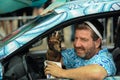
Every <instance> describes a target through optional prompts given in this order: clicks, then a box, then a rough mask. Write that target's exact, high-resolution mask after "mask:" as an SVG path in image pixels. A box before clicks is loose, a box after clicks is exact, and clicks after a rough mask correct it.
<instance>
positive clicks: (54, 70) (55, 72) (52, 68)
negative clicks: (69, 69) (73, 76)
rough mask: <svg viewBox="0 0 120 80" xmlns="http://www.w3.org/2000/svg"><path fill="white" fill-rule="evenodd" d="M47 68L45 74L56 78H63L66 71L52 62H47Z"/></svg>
mask: <svg viewBox="0 0 120 80" xmlns="http://www.w3.org/2000/svg"><path fill="white" fill-rule="evenodd" d="M46 63H47V66H46V68H45V74H46V75H47V74H50V75H52V76H54V77H56V78H61V77H62V75H63V74H64V71H65V70H64V69H62V68H61V67H60V66H58V65H57V64H55V63H53V62H51V61H47V62H46Z"/></svg>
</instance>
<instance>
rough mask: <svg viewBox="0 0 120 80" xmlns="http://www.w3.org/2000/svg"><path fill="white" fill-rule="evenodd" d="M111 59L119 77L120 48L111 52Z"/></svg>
mask: <svg viewBox="0 0 120 80" xmlns="http://www.w3.org/2000/svg"><path fill="white" fill-rule="evenodd" d="M112 55H113V59H114V62H115V65H116V68H117V73H116V75H120V48H119V47H117V48H115V49H114V50H113V51H112Z"/></svg>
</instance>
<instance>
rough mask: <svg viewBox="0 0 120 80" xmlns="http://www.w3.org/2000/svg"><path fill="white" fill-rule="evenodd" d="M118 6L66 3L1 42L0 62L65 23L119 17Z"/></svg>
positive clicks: (111, 1) (113, 2)
mask: <svg viewBox="0 0 120 80" xmlns="http://www.w3.org/2000/svg"><path fill="white" fill-rule="evenodd" d="M119 5H120V1H118V0H100V1H95V2H94V1H86V2H84V3H82V2H81V1H70V2H66V3H65V4H63V5H61V6H59V7H56V8H54V9H53V10H52V11H51V12H49V13H47V14H45V15H42V16H40V15H39V16H37V17H35V18H34V19H32V20H31V21H30V22H28V23H27V24H25V25H23V26H21V27H20V28H19V29H17V30H15V31H14V32H12V33H11V34H10V35H8V36H7V37H5V38H4V39H3V40H1V45H0V60H3V59H4V58H6V57H8V56H10V55H13V54H15V53H17V52H19V51H23V50H24V49H27V48H29V47H31V45H32V44H33V43H35V42H36V41H38V40H39V39H41V38H43V37H44V36H45V35H47V33H49V32H50V31H52V30H54V29H55V28H60V27H61V26H65V24H66V23H68V24H70V23H72V22H73V20H75V19H77V20H78V21H80V20H81V21H82V20H89V19H92V18H96V19H97V18H98V17H106V16H114V15H119V14H120V6H119Z"/></svg>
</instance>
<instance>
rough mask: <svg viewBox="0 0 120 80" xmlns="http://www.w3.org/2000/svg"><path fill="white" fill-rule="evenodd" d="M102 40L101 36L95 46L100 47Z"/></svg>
mask: <svg viewBox="0 0 120 80" xmlns="http://www.w3.org/2000/svg"><path fill="white" fill-rule="evenodd" d="M101 42H102V40H101V39H100V38H98V39H97V40H96V41H95V47H96V48H99V46H100V44H101Z"/></svg>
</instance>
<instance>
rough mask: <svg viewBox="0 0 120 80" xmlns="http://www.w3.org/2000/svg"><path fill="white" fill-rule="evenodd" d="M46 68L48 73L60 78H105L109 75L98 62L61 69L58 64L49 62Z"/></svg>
mask: <svg viewBox="0 0 120 80" xmlns="http://www.w3.org/2000/svg"><path fill="white" fill-rule="evenodd" d="M48 64H49V65H48V66H47V68H46V70H45V73H46V74H51V75H52V76H55V77H58V78H68V79H74V80H103V79H104V78H105V77H106V76H107V72H106V70H105V69H104V68H103V67H102V66H99V65H97V64H92V65H88V66H84V67H79V68H74V69H67V70H66V69H61V68H60V67H58V66H57V65H56V64H54V63H51V62H48Z"/></svg>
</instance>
